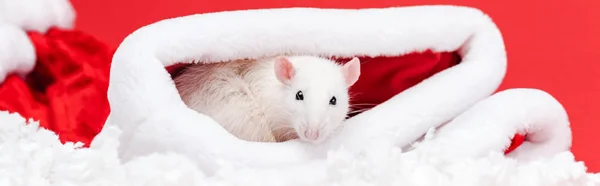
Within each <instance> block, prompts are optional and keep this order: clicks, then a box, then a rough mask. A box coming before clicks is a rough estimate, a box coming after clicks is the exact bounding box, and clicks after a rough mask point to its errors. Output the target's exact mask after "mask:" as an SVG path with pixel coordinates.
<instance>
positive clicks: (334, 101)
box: [174, 56, 360, 143]
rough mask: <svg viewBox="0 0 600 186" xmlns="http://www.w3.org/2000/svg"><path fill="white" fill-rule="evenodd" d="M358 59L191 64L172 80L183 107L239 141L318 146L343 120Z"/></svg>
mask: <svg viewBox="0 0 600 186" xmlns="http://www.w3.org/2000/svg"><path fill="white" fill-rule="evenodd" d="M359 76H360V61H359V60H358V58H353V59H352V60H350V61H349V62H347V63H345V64H344V65H339V64H337V63H335V62H334V61H332V60H328V59H324V58H320V57H314V56H279V57H273V58H264V59H259V60H239V61H231V62H223V63H211V64H195V65H191V66H190V67H188V68H186V69H185V70H183V71H182V73H181V74H180V75H179V76H177V77H175V79H174V81H175V85H176V87H177V89H178V90H179V93H180V95H181V97H182V100H183V101H184V103H185V104H186V105H187V106H188V107H189V108H191V109H193V110H196V111H198V112H200V113H203V114H205V115H208V116H210V117H212V118H213V119H214V120H215V121H217V122H219V123H220V124H221V125H222V126H223V127H224V128H225V129H226V130H227V131H229V132H230V133H232V134H233V135H235V136H237V137H238V138H240V139H244V140H248V141H260V142H281V141H287V140H289V139H295V138H298V137H299V138H300V139H301V140H303V141H307V142H312V143H319V142H321V141H323V140H324V139H326V138H327V137H328V135H329V134H331V133H332V132H333V131H334V130H335V129H337V128H338V127H339V126H340V125H341V124H342V123H343V121H344V120H345V118H346V116H347V114H348V112H349V106H350V105H349V104H350V103H349V93H348V88H349V87H350V86H351V85H353V84H354V83H355V82H356V81H357V80H358V77H359Z"/></svg>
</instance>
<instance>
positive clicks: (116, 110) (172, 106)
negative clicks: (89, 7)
mask: <svg viewBox="0 0 600 186" xmlns="http://www.w3.org/2000/svg"><path fill="white" fill-rule="evenodd" d="M426 49H432V50H434V51H459V53H460V54H461V55H462V63H461V64H460V65H458V66H456V67H452V68H450V69H448V70H445V71H443V72H440V73H438V74H436V75H434V76H432V77H431V78H429V79H427V80H425V81H423V82H422V83H420V84H418V85H417V86H415V87H412V88H410V89H408V90H406V91H405V92H403V93H401V94H399V95H396V96H395V97H393V98H391V99H390V100H388V101H386V102H384V103H383V104H381V105H378V106H377V107H375V108H373V109H371V110H369V111H366V112H364V113H362V114H360V115H358V116H356V117H353V118H351V119H349V120H348V121H347V122H346V123H345V124H344V126H345V127H344V128H343V129H342V130H341V131H340V132H339V133H336V134H333V136H332V138H331V139H329V140H328V141H327V142H325V143H324V144H322V145H316V146H313V145H309V144H305V143H301V142H298V141H290V142H287V143H278V144H272V143H257V142H247V141H242V140H239V139H237V138H235V137H234V136H232V135H231V134H229V133H227V132H226V131H225V130H224V129H223V128H222V127H220V126H219V125H218V124H217V123H216V122H215V121H214V120H212V119H211V118H209V117H207V116H205V115H202V114H199V113H197V112H194V111H192V110H191V109H189V108H187V107H186V106H185V104H183V102H182V101H181V98H180V96H179V95H178V93H177V91H176V89H175V87H174V85H173V81H172V80H171V79H170V77H169V75H168V73H167V72H166V71H165V70H164V68H163V67H164V66H168V65H172V64H174V63H176V62H191V61H194V62H199V63H209V62H216V61H227V60H232V59H241V58H259V57H265V56H274V55H279V54H310V55H319V56H324V57H330V56H338V57H351V56H357V55H358V56H361V55H362V56H381V55H384V56H397V55H402V54H406V53H409V52H414V51H422V50H426ZM505 70H506V54H505V49H504V44H503V41H502V36H501V34H500V32H499V30H498V29H497V27H496V26H495V25H494V23H493V22H492V21H491V20H490V19H489V18H488V17H487V16H486V15H485V14H483V13H482V12H481V11H479V10H476V9H472V8H466V7H455V6H415V7H403V8H385V9H362V10H340V9H314V8H290V9H267V10H246V11H232V12H222V13H212V14H202V15H191V16H185V17H179V18H174V19H168V20H164V21H160V22H157V23H154V24H151V25H148V26H146V27H143V28H140V29H138V30H137V31H135V32H134V33H133V34H131V35H130V36H128V37H127V38H126V39H125V40H124V41H123V43H122V44H121V46H120V47H119V49H118V50H117V52H116V54H115V56H114V58H113V63H112V69H111V80H110V87H109V91H108V94H109V101H110V104H111V109H112V112H111V115H110V116H109V118H108V121H107V124H106V127H115V126H116V127H118V128H120V129H122V130H123V135H122V136H121V137H120V142H121V146H120V147H119V148H120V149H119V155H120V157H122V158H123V160H124V161H129V160H132V159H134V158H136V157H143V156H145V155H148V154H151V153H157V152H174V153H180V154H182V155H186V156H187V157H188V158H190V159H191V160H192V161H194V162H195V163H196V164H198V165H199V166H200V167H201V168H202V169H203V170H204V171H206V173H208V174H212V173H214V171H216V170H219V169H220V168H221V166H220V165H218V164H217V163H216V162H218V161H220V160H223V161H227V162H230V163H234V164H237V165H243V166H249V167H252V168H257V167H263V168H264V167H270V168H273V167H275V168H279V169H282V168H283V167H288V166H290V165H298V164H300V165H304V163H307V162H312V161H317V162H318V161H323V158H325V157H326V154H327V152H329V151H330V150H335V149H340V148H343V149H345V150H347V151H348V152H351V153H353V154H365V153H367V154H373V152H382V153H383V152H386V151H389V149H391V148H395V147H407V146H409V145H410V144H412V143H413V142H415V141H416V140H418V139H419V137H420V136H422V135H423V134H425V133H426V132H427V131H428V130H429V129H431V128H435V127H439V126H442V125H443V124H444V123H448V122H450V123H449V124H448V125H447V126H446V127H443V128H442V129H440V130H441V131H440V134H438V135H436V136H437V137H435V138H433V139H431V140H430V141H426V142H424V143H422V144H421V145H422V146H417V148H416V149H417V150H415V151H412V153H407V154H429V153H427V152H431V151H434V152H435V149H444V151H443V154H444V155H447V156H448V157H449V158H450V159H457V158H467V159H468V158H477V157H481V156H485V155H487V154H488V153H491V152H496V153H500V152H502V151H503V150H504V149H505V148H506V147H507V146H508V145H509V144H510V137H512V135H514V134H515V132H528V133H530V135H531V136H533V137H532V138H531V139H532V141H530V142H527V143H525V145H524V146H523V147H521V148H519V150H517V151H515V153H514V154H511V155H510V156H513V157H515V158H517V159H522V160H532V159H533V160H535V159H537V158H543V157H551V156H553V155H555V154H558V153H560V152H563V151H568V150H569V147H570V145H571V141H570V135H571V134H570V128H569V122H568V118H567V115H566V113H565V111H564V109H563V107H562V106H561V105H560V104H559V103H558V102H557V101H556V100H555V99H554V98H552V97H551V96H549V95H547V94H546V93H544V92H542V91H538V90H530V89H524V90H513V91H509V92H508V93H504V94H498V95H496V96H492V97H490V98H487V97H489V96H490V95H491V94H492V93H493V92H494V91H495V90H496V88H497V87H498V85H499V84H500V82H501V81H502V78H503V77H504V74H505ZM493 97H496V98H493ZM486 98H487V99H486ZM482 100H483V101H482ZM480 101H481V102H480ZM494 104H506V105H505V107H498V106H494ZM453 119H454V120H453ZM492 120H493V122H491V121H492ZM100 136H102V133H101V134H100ZM92 145H94V144H92ZM419 149H421V150H419ZM375 154H377V153H375ZM432 154H437V153H432ZM440 157H441V156H440ZM311 165H315V166H317V167H318V166H325V165H324V164H319V163H316V164H311ZM300 167H302V168H306V166H300Z"/></svg>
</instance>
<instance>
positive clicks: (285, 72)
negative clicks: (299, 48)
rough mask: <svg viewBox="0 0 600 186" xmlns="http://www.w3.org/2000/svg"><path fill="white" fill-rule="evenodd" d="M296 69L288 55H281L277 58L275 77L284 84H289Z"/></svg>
mask: <svg viewBox="0 0 600 186" xmlns="http://www.w3.org/2000/svg"><path fill="white" fill-rule="evenodd" d="M295 74H296V71H295V70H294V65H292V62H290V60H288V59H287V58H286V57H283V56H279V57H277V58H275V77H277V80H279V81H280V82H281V83H283V84H286V85H287V84H289V83H290V80H292V78H293V77H294V75H295Z"/></svg>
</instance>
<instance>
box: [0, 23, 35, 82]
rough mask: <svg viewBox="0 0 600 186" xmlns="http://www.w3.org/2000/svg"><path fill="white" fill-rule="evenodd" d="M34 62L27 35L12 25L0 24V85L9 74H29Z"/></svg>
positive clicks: (32, 49)
mask: <svg viewBox="0 0 600 186" xmlns="http://www.w3.org/2000/svg"><path fill="white" fill-rule="evenodd" d="M35 60H36V56H35V49H34V48H33V44H32V43H31V41H30V40H29V36H27V33H25V31H23V30H21V29H20V28H18V27H16V26H14V25H10V24H2V23H0V83H1V82H4V78H6V76H7V75H8V74H9V73H17V74H19V75H25V74H27V73H29V72H30V71H31V70H32V69H33V67H34V66H35Z"/></svg>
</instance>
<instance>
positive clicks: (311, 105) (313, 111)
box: [275, 56, 360, 143]
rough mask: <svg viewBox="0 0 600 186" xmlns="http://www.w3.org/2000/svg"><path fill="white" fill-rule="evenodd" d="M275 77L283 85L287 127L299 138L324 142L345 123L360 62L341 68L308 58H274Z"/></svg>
mask: <svg viewBox="0 0 600 186" xmlns="http://www.w3.org/2000/svg"><path fill="white" fill-rule="evenodd" d="M275 76H276V77H277V80H279V82H281V83H282V84H283V86H282V89H283V92H284V94H283V103H282V104H285V105H286V106H287V108H288V109H289V110H288V112H290V114H291V118H289V119H290V120H289V123H290V125H291V126H290V127H292V128H294V129H295V130H296V133H297V134H298V136H299V137H300V139H302V140H304V141H309V142H313V143H318V142H321V141H323V140H324V139H325V138H327V137H328V136H329V134H330V133H331V132H332V131H334V130H335V129H336V128H338V127H339V126H340V125H341V124H342V123H343V122H344V120H345V118H346V116H347V114H348V111H349V106H350V105H349V94H348V88H349V87H350V86H351V85H353V84H354V83H355V82H356V81H357V80H358V77H359V76H360V61H359V60H358V58H353V59H352V60H350V61H349V62H347V63H345V64H344V65H339V64H337V63H335V62H334V61H331V60H327V59H323V58H319V57H311V56H291V57H277V58H275Z"/></svg>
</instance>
